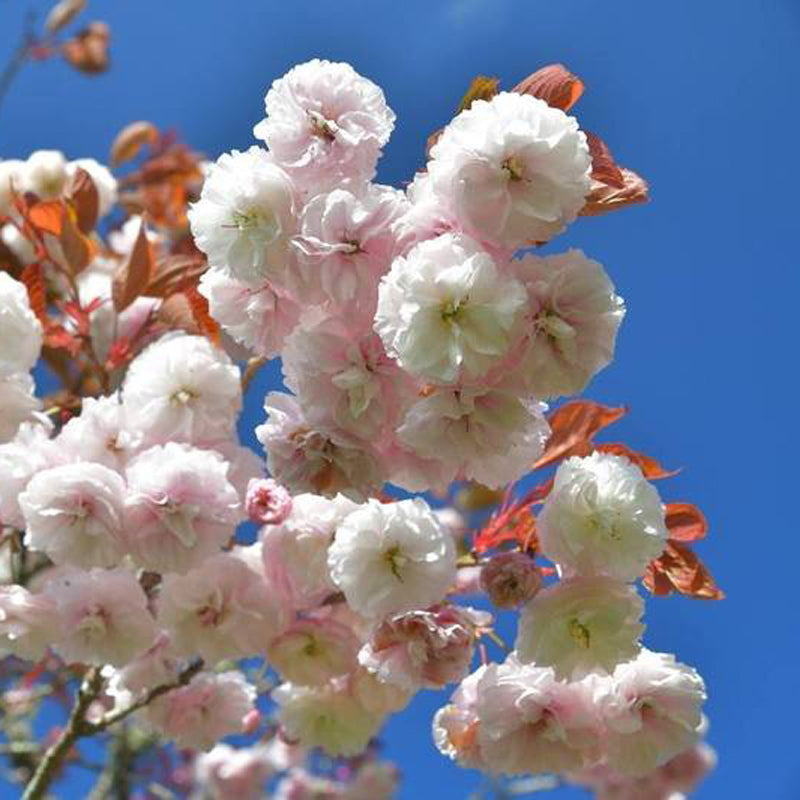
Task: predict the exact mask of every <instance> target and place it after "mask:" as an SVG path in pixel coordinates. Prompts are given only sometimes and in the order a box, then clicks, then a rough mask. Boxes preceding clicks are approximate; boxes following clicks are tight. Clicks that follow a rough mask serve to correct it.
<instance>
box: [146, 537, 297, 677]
mask: <svg viewBox="0 0 800 800" xmlns="http://www.w3.org/2000/svg"><path fill="white" fill-rule="evenodd" d="M256 551H258V552H256ZM289 621H290V611H289V598H288V596H287V595H285V594H284V593H283V592H282V591H281V590H280V587H279V586H278V585H276V584H270V583H267V582H266V581H265V580H264V576H263V573H262V572H261V560H260V548H259V547H258V546H257V545H253V546H252V547H250V548H236V549H234V550H233V551H231V552H229V553H220V554H218V555H216V556H212V557H210V558H207V559H206V560H205V561H203V563H202V564H201V565H200V566H199V567H197V568H195V569H193V570H191V571H190V572H188V573H187V574H186V575H168V576H167V577H166V578H165V579H164V581H163V583H162V585H161V590H160V594H159V601H158V622H159V624H160V625H161V626H162V627H164V628H165V629H167V630H168V631H169V632H170V634H171V636H172V640H173V642H174V646H175V649H176V650H177V651H178V652H179V653H182V654H184V655H187V656H189V655H195V654H198V655H200V656H202V657H203V658H204V659H205V660H206V662H207V663H208V664H210V665H211V664H215V663H217V662H218V661H222V660H223V659H237V658H244V657H246V656H255V655H260V654H263V653H264V652H266V649H267V646H268V644H269V642H270V641H271V640H272V639H273V638H274V637H275V636H278V635H280V634H281V633H282V632H283V631H284V630H285V629H286V627H287V626H288V624H289Z"/></svg>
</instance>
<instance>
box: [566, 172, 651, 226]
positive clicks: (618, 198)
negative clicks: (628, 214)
mask: <svg viewBox="0 0 800 800" xmlns="http://www.w3.org/2000/svg"><path fill="white" fill-rule="evenodd" d="M620 172H621V173H622V178H623V180H624V184H625V185H624V186H623V187H622V188H621V189H618V188H616V187H614V186H609V185H608V184H606V183H601V182H600V181H593V182H592V188H591V191H590V192H589V194H588V195H587V197H586V205H585V206H584V207H583V209H582V210H581V215H582V216H584V217H596V216H598V215H600V214H607V213H608V212H610V211H619V210H620V209H621V208H627V207H628V206H632V205H635V204H637V203H646V202H647V201H648V200H649V199H650V192H649V189H648V186H647V182H646V181H645V180H644V178H641V177H639V175H637V174H636V173H635V172H633V170H630V169H625V167H620Z"/></svg>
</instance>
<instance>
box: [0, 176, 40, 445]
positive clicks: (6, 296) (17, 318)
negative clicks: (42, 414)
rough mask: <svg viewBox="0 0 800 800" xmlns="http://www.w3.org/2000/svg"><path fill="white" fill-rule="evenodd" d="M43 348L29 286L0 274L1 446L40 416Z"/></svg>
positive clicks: (7, 275) (5, 273) (2, 273)
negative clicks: (35, 374)
mask: <svg viewBox="0 0 800 800" xmlns="http://www.w3.org/2000/svg"><path fill="white" fill-rule="evenodd" d="M0 166H2V164H0ZM1 178H2V176H0V179H1ZM41 348H42V325H41V323H40V322H39V320H38V319H37V318H36V315H35V314H34V313H33V311H32V310H31V307H30V302H29V300H28V292H27V290H26V289H25V286H24V285H23V284H21V283H20V282H19V281H16V280H14V279H13V278H12V277H11V276H10V275H9V274H8V273H7V272H0V444H2V443H4V442H8V441H10V440H11V439H13V438H14V436H15V435H16V434H17V431H18V430H19V428H20V425H22V424H23V423H24V422H26V421H30V420H33V419H35V418H36V416H37V415H36V412H37V410H38V409H39V401H38V400H37V399H36V396H35V394H34V383H33V378H32V377H31V374H30V373H31V370H32V369H33V367H34V365H35V364H36V361H37V360H38V358H39V351H40V350H41Z"/></svg>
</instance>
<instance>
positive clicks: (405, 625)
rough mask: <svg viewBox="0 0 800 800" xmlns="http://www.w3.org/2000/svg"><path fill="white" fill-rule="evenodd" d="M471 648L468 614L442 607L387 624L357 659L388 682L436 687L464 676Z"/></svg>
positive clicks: (472, 632) (411, 613)
mask: <svg viewBox="0 0 800 800" xmlns="http://www.w3.org/2000/svg"><path fill="white" fill-rule="evenodd" d="M474 647H475V625H474V622H473V620H472V618H471V616H470V615H469V614H467V613H465V612H464V611H462V609H460V608H458V607H457V606H440V607H435V608H432V609H430V610H428V611H409V612H407V613H405V614H399V615H396V616H394V617H390V618H389V619H387V620H385V621H384V622H382V623H381V624H380V625H379V626H378V627H377V629H376V630H375V632H374V633H373V635H372V638H371V639H370V641H369V642H367V644H365V645H364V647H363V648H362V650H361V652H360V653H359V655H358V660H359V662H360V663H361V665H362V666H363V667H366V668H367V669H368V670H370V671H371V672H374V673H375V674H376V675H377V676H378V678H379V680H382V681H385V682H386V683H394V684H397V685H398V686H401V687H402V688H406V689H412V688H419V687H424V688H427V689H440V688H442V687H443V686H446V685H447V684H448V683H456V682H458V681H460V680H461V679H462V678H464V677H465V675H466V674H467V671H468V670H469V664H470V661H471V659H472V654H473V652H474Z"/></svg>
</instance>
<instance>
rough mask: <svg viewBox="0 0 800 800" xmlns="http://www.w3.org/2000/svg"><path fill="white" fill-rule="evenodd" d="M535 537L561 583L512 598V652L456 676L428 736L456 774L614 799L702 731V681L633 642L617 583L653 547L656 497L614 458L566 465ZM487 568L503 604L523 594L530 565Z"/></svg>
mask: <svg viewBox="0 0 800 800" xmlns="http://www.w3.org/2000/svg"><path fill="white" fill-rule="evenodd" d="M537 532H538V536H539V545H540V547H541V552H542V553H543V554H544V555H545V556H547V557H548V558H550V559H551V560H552V561H553V562H554V563H555V564H556V566H557V568H558V571H559V573H560V578H561V579H560V580H559V581H558V582H556V583H553V584H551V585H550V586H548V587H547V588H544V589H541V590H539V586H538V585H537V584H534V585H533V588H532V591H531V590H528V591H527V592H522V593H518V597H519V600H520V601H523V602H524V605H523V606H522V610H521V614H520V618H519V628H518V633H517V640H516V646H515V650H514V651H513V652H512V653H511V654H510V655H509V657H508V658H507V659H506V661H505V663H503V664H501V665H497V664H492V665H490V666H489V667H488V668H487V667H482V668H481V669H480V670H478V671H477V672H475V673H473V674H472V675H470V676H469V677H468V678H466V679H465V680H464V681H463V682H462V684H461V686H460V687H459V689H458V690H457V691H456V693H455V694H454V695H453V697H452V699H451V703H450V705H448V706H446V707H445V708H443V709H441V710H440V711H439V713H438V715H437V717H436V720H435V721H434V739H435V741H436V744H437V746H438V747H439V749H440V750H441V751H442V752H443V753H445V754H446V755H448V756H450V757H451V758H453V759H455V760H457V761H458V762H459V763H461V764H463V765H465V766H473V767H478V768H481V769H486V770H490V771H492V772H498V773H502V774H506V775H520V774H525V773H530V772H555V773H559V774H561V775H562V776H568V777H569V778H570V780H572V781H574V782H578V783H584V784H586V785H591V786H593V787H594V788H595V789H596V790H597V791H598V792H600V791H601V789H600V788H598V787H600V786H601V784H602V786H616V785H618V786H621V787H623V788H624V789H625V790H626V791H627V789H628V788H629V785H632V782H635V781H637V780H639V779H641V778H643V776H648V775H649V774H650V773H652V772H653V771H655V770H658V769H659V768H661V767H663V766H664V765H665V764H666V763H667V762H669V761H670V760H671V759H673V758H675V757H677V756H680V755H681V754H683V753H685V752H688V751H691V750H692V749H693V748H695V747H696V746H697V744H698V740H699V738H700V735H701V733H702V724H701V723H702V722H703V717H702V712H701V708H702V704H703V702H704V700H705V688H704V685H703V681H702V679H701V678H700V676H699V675H698V674H697V673H696V672H695V671H694V670H693V669H691V668H689V667H686V666H684V665H682V664H678V663H676V662H675V659H674V658H673V657H672V656H671V655H665V654H659V653H652V652H650V651H648V650H646V649H644V648H643V647H642V645H641V641H640V638H641V635H642V632H643V631H644V625H643V624H642V623H641V616H642V613H643V611H644V603H643V601H642V599H641V597H640V596H639V594H638V593H637V591H636V588H635V586H634V585H633V584H632V583H629V581H634V580H636V579H637V578H639V577H641V575H642V574H643V573H644V570H645V568H646V566H647V564H648V563H649V562H650V561H651V560H652V559H653V558H655V557H657V556H658V555H659V554H660V553H661V552H662V550H663V548H664V546H665V543H666V539H667V529H666V524H665V521H664V512H663V508H662V505H661V501H660V498H659V496H658V493H657V492H656V490H655V488H654V487H653V486H652V484H650V483H649V482H648V481H646V480H645V479H644V477H643V475H642V473H641V470H640V469H639V468H638V467H637V466H635V465H633V464H632V463H631V462H630V461H628V460H627V459H625V458H622V457H620V456H616V455H609V454H603V453H594V454H592V455H590V456H588V457H585V458H579V457H573V458H569V459H567V460H566V461H564V462H562V464H561V465H560V467H559V468H558V470H557V472H556V475H555V478H554V481H553V486H552V489H551V491H550V493H549V495H548V497H547V500H546V501H545V504H544V507H543V509H542V510H541V512H540V513H539V515H538V517H537ZM519 559H520V560H523V557H521V556H520V557H519ZM498 561H500V562H501V563H499V564H498V565H497V566H496V567H495V566H493V565H492V562H491V561H490V562H489V564H488V565H487V567H486V569H485V572H486V573H487V574H486V576H485V578H484V585H485V586H486V588H487V590H488V591H489V593H490V596H491V595H492V592H493V591H495V592H497V593H498V595H499V596H500V597H501V599H503V598H505V597H507V596H508V595H509V590H508V588H507V587H506V585H505V584H504V582H505V583H507V582H508V581H509V579H511V580H512V581H513V583H512V587H514V588H517V587H523V588H524V581H525V580H528V581H529V579H528V578H527V575H528V574H529V571H526V567H525V564H524V563H522V564H518V563H516V560H515V561H514V562H512V563H509V556H508V555H505V556H500V557H498ZM527 570H530V567H528V568H527ZM531 593H532V594H533V596H532V597H530V594H531ZM513 596H514V593H513V592H512V593H511V597H512V598H513ZM599 776H602V780H601V779H600V777H599ZM614 796H616V795H614ZM625 796H627V795H625ZM631 796H634V795H631ZM642 796H649V795H642ZM654 796H655V795H654ZM658 796H659V797H660V796H661V795H658ZM667 796H670V795H669V794H665V795H664V797H667Z"/></svg>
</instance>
